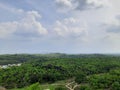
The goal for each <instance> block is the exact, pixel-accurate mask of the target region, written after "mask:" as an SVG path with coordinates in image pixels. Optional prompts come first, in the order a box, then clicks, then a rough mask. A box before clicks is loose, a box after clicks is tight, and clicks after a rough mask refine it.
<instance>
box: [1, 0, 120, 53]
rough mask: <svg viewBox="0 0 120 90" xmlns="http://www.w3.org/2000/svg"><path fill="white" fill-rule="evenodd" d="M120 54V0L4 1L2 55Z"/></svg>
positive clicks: (2, 8)
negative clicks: (50, 53) (57, 53)
mask: <svg viewBox="0 0 120 90" xmlns="http://www.w3.org/2000/svg"><path fill="white" fill-rule="evenodd" d="M49 52H52V53H54V52H60V53H120V0H0V54H11V53H49Z"/></svg>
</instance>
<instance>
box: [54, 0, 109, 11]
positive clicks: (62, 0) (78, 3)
mask: <svg viewBox="0 0 120 90" xmlns="http://www.w3.org/2000/svg"><path fill="white" fill-rule="evenodd" d="M55 2H56V4H57V6H58V10H59V11H61V12H66V11H69V10H73V11H74V10H80V11H82V10H89V9H98V8H101V7H107V6H110V5H111V4H110V3H109V0H55Z"/></svg>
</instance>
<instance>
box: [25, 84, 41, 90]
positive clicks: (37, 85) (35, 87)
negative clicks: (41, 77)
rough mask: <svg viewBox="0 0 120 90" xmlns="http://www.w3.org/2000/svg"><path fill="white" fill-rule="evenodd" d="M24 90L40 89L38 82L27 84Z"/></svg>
mask: <svg viewBox="0 0 120 90" xmlns="http://www.w3.org/2000/svg"><path fill="white" fill-rule="evenodd" d="M26 90H40V86H39V83H35V84H33V85H31V86H29V87H28V88H27V89H26Z"/></svg>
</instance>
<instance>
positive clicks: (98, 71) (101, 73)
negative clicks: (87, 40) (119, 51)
mask: <svg viewBox="0 0 120 90" xmlns="http://www.w3.org/2000/svg"><path fill="white" fill-rule="evenodd" d="M10 63H22V65H21V66H19V67H17V66H13V67H9V68H6V69H0V86H3V87H5V88H8V89H13V88H24V87H27V86H30V87H32V88H34V87H33V86H37V85H38V84H40V85H42V84H46V83H48V84H53V83H56V82H58V81H62V80H71V81H70V83H71V82H72V83H73V84H74V83H75V85H76V87H75V88H74V90H120V56H119V55H102V54H91V55H89V54H88V55H85V54H82V55H67V54H59V53H56V54H46V55H39V54H38V55H36V54H35V55H27V54H21V55H19V54H16V55H0V64H1V65H5V64H10ZM75 85H73V86H75ZM68 86H69V85H68ZM39 88H40V86H39ZM25 90H27V89H25ZM28 90H32V89H28ZM33 90H41V89H33ZM51 90H69V89H68V87H67V85H62V86H59V87H56V88H55V89H51Z"/></svg>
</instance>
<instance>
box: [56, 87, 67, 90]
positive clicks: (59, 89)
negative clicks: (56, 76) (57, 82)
mask: <svg viewBox="0 0 120 90" xmlns="http://www.w3.org/2000/svg"><path fill="white" fill-rule="evenodd" d="M55 90H67V89H66V88H65V87H62V86H60V87H56V88H55Z"/></svg>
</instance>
